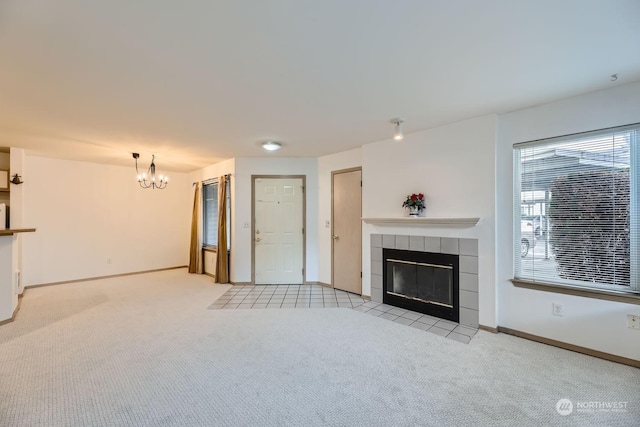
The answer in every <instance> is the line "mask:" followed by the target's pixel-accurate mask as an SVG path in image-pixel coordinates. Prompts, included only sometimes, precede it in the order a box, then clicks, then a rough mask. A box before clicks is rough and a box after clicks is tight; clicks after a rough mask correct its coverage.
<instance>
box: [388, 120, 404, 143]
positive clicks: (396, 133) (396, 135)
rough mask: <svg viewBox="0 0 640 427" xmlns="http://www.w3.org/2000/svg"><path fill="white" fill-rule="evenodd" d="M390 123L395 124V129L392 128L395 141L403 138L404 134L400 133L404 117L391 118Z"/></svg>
mask: <svg viewBox="0 0 640 427" xmlns="http://www.w3.org/2000/svg"><path fill="white" fill-rule="evenodd" d="M391 123H393V124H394V125H396V127H395V129H394V130H393V139H394V140H396V141H401V140H402V139H403V138H404V135H403V134H402V123H404V119H401V118H400V117H398V118H395V119H392V120H391Z"/></svg>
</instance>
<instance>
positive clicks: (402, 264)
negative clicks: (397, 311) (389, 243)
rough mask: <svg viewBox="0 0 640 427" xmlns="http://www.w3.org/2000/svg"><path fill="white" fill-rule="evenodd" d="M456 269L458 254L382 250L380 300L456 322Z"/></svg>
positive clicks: (457, 276)
mask: <svg viewBox="0 0 640 427" xmlns="http://www.w3.org/2000/svg"><path fill="white" fill-rule="evenodd" d="M458 270H459V257H458V255H451V254H445V253H433V252H418V251H410V250H400V249H386V248H385V249H384V250H383V274H382V282H383V289H382V290H383V293H382V300H383V302H384V303H385V304H389V305H393V306H396V307H402V308H405V309H407V310H412V311H417V312H419V313H423V314H429V315H432V316H435V317H440V318H442V319H447V320H451V321H453V322H458V321H459V316H460V315H459V301H458V300H459V272H458Z"/></svg>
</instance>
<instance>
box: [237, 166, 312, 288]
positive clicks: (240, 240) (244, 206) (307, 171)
mask: <svg viewBox="0 0 640 427" xmlns="http://www.w3.org/2000/svg"><path fill="white" fill-rule="evenodd" d="M252 175H305V176H306V212H307V222H306V226H305V227H306V228H305V232H306V265H305V272H306V280H307V281H309V282H315V281H318V261H317V260H318V167H317V159H315V158H314V159H310V158H237V159H235V174H234V178H235V179H232V183H234V181H235V183H234V184H235V188H234V192H233V194H232V199H233V200H234V201H233V203H232V204H233V206H232V209H233V211H232V214H231V215H232V216H233V218H234V222H235V224H236V226H235V233H234V234H235V238H234V240H233V242H232V245H233V246H232V248H233V249H232V256H231V258H232V262H231V280H232V281H234V282H250V281H251V239H252V236H251V227H248V228H244V224H245V223H248V224H251V176H252Z"/></svg>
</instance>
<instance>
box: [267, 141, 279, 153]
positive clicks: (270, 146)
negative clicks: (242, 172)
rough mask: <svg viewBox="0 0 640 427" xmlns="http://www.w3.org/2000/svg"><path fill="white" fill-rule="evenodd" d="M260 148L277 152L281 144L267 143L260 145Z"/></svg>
mask: <svg viewBox="0 0 640 427" xmlns="http://www.w3.org/2000/svg"><path fill="white" fill-rule="evenodd" d="M262 148H264V149H265V150H267V151H277V150H279V149H281V148H282V144H280V143H279V142H276V141H267V142H263V143H262Z"/></svg>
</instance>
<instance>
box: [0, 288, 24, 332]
mask: <svg viewBox="0 0 640 427" xmlns="http://www.w3.org/2000/svg"><path fill="white" fill-rule="evenodd" d="M22 293H24V290H23V291H22ZM20 304H22V295H18V304H17V305H16V308H15V309H14V310H13V314H12V315H11V317H10V318H8V319H4V320H3V321H1V322H0V326H2V325H6V324H7V323H11V322H13V321H14V320H16V316H17V315H18V311H20Z"/></svg>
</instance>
